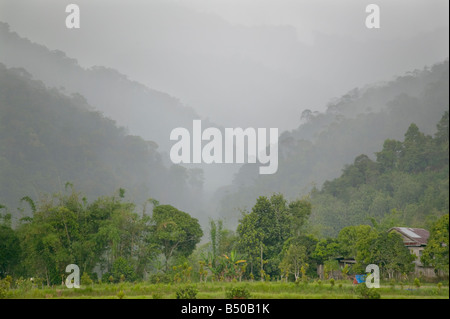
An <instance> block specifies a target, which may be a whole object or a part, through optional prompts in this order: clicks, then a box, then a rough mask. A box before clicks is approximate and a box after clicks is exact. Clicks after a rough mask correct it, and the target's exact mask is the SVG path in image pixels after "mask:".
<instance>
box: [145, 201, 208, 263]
mask: <svg viewBox="0 0 450 319" xmlns="http://www.w3.org/2000/svg"><path fill="white" fill-rule="evenodd" d="M152 224H153V226H152V234H151V236H150V240H151V242H152V243H153V244H154V245H155V246H156V247H157V249H158V250H159V251H160V252H161V253H162V254H163V255H164V257H165V269H166V271H167V270H168V269H169V260H170V258H172V257H173V256H175V255H180V256H188V255H190V254H191V253H192V252H193V250H194V249H195V246H196V245H197V243H198V242H199V241H200V238H201V237H202V236H203V231H202V229H201V227H200V224H199V223H198V220H197V219H196V218H193V217H191V216H190V215H189V214H187V213H185V212H182V211H180V210H178V209H176V208H175V207H173V206H170V205H159V206H156V207H155V208H154V209H153V216H152Z"/></svg>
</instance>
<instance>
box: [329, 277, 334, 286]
mask: <svg viewBox="0 0 450 319" xmlns="http://www.w3.org/2000/svg"><path fill="white" fill-rule="evenodd" d="M334 284H335V281H334V278H331V279H330V285H331V288H333V287H334Z"/></svg>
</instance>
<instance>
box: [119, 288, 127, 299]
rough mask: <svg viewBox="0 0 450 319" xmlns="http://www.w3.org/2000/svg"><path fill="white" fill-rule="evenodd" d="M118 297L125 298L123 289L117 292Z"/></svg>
mask: <svg viewBox="0 0 450 319" xmlns="http://www.w3.org/2000/svg"><path fill="white" fill-rule="evenodd" d="M117 297H118V298H119V299H123V298H124V297H125V292H124V291H123V290H120V291H119V292H118V293H117Z"/></svg>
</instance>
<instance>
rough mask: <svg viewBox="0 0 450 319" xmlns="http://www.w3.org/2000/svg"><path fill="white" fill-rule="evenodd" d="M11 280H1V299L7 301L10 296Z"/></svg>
mask: <svg viewBox="0 0 450 319" xmlns="http://www.w3.org/2000/svg"><path fill="white" fill-rule="evenodd" d="M9 278H11V277H9ZM9 278H8V277H6V278H5V279H1V280H0V299H5V298H6V297H7V296H8V292H9V288H10V287H11V281H10V280H9Z"/></svg>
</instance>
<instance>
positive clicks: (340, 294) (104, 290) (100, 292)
mask: <svg viewBox="0 0 450 319" xmlns="http://www.w3.org/2000/svg"><path fill="white" fill-rule="evenodd" d="M192 285H193V286H195V287H196V288H197V290H198V294H197V296H196V298H197V299H224V298H226V295H225V294H226V291H227V290H229V289H231V288H232V287H246V288H247V290H248V291H249V292H250V298H251V299H359V298H360V295H359V294H358V292H357V291H356V286H354V285H353V284H351V283H350V282H349V281H339V280H338V281H336V283H335V285H334V286H332V285H331V284H330V283H329V282H323V283H319V282H312V283H308V284H295V283H285V282H242V283H239V282H235V283H233V282H208V283H194V284H192ZM183 286H184V285H183V284H151V283H146V282H141V283H118V284H93V285H90V286H83V285H82V286H81V288H79V289H68V288H66V287H63V286H59V287H54V288H43V289H42V288H40V289H38V288H31V289H27V290H25V289H10V290H9V291H8V295H7V298H13V299H14V298H20V299H29V298H40V299H50V298H56V299H58V298H69V299H71V298H74V299H79V298H82V299H120V298H123V299H175V298H176V291H177V289H179V288H180V287H183ZM377 292H378V293H379V294H380V297H381V298H382V299H449V287H448V284H446V285H442V286H438V285H437V284H422V285H421V287H420V288H417V287H415V286H414V285H413V284H406V285H403V286H400V285H399V284H398V285H390V284H389V283H383V282H382V283H381V287H380V288H378V289H377Z"/></svg>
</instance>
